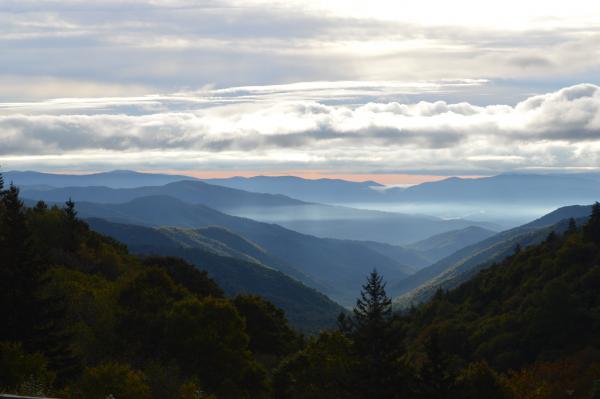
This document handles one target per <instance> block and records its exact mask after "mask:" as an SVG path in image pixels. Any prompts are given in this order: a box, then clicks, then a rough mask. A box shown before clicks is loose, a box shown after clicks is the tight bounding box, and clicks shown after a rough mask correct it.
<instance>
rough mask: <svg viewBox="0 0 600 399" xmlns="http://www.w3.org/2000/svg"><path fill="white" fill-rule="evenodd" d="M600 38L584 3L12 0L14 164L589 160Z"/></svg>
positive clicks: (355, 169)
mask: <svg viewBox="0 0 600 399" xmlns="http://www.w3.org/2000/svg"><path fill="white" fill-rule="evenodd" d="M95 3H101V4H95ZM598 43H600V2H594V1H588V0H585V1H584V0H572V1H569V2H565V1H564V0H563V1H525V0H520V1H502V2H498V1H497V2H482V1H466V0H457V1H452V2H448V1H432V0H421V1H419V2H405V1H380V0H369V1H349V0H344V1H341V0H325V1H308V0H303V1H296V0H287V1H254V0H245V1H224V0H207V1H191V0H163V1H160V0H119V1H117V0H105V1H102V2H90V1H83V0H63V1H59V0H45V1H41V0H36V1H34V0H1V1H0V163H1V165H2V168H3V169H5V170H6V169H21V170H22V169H34V170H42V171H79V172H81V171H99V170H110V169H123V168H128V169H136V170H161V171H173V172H184V173H190V174H197V175H203V176H204V175H206V176H212V175H214V176H219V177H222V176H227V175H246V176H248V175H253V174H270V175H273V174H295V175H301V176H305V177H311V178H312V177H328V176H331V177H344V178H349V179H353V180H368V179H374V180H378V181H381V182H385V183H389V184H407V183H408V184H412V183H414V182H415V181H417V182H418V181H425V180H432V179H437V178H439V176H449V175H460V176H484V175H493V174H498V173H506V172H547V171H552V172H556V171H559V172H565V171H566V172H568V171H579V170H594V169H596V168H597V167H599V166H600V87H599V85H600V45H599V44H598Z"/></svg>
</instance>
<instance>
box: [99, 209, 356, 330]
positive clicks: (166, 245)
mask: <svg viewBox="0 0 600 399" xmlns="http://www.w3.org/2000/svg"><path fill="white" fill-rule="evenodd" d="M87 222H88V223H89V225H90V227H91V228H92V229H93V230H95V231H97V232H99V233H101V234H103V235H107V236H110V237H112V238H114V239H115V240H118V241H120V242H122V243H124V244H126V245H127V247H128V249H129V251H131V252H132V253H135V254H140V255H163V256H176V257H180V258H182V259H185V260H187V261H188V262H190V263H192V264H194V265H196V266H197V267H198V268H199V269H201V270H204V271H206V272H208V274H209V275H210V276H211V278H213V279H214V280H215V281H217V283H218V284H219V286H220V287H222V288H223V290H224V291H225V294H227V295H228V296H235V295H238V294H253V295H260V296H262V297H263V298H265V299H267V300H269V301H270V302H272V303H273V304H275V305H277V306H278V307H280V308H281V309H283V310H284V311H285V314H286V316H287V318H288V320H289V321H290V323H291V324H292V325H294V326H295V327H296V328H298V329H299V330H301V331H304V332H316V331H319V330H321V329H323V328H330V327H332V326H333V325H334V321H335V319H336V317H337V316H338V315H339V314H340V313H341V312H344V309H343V308H342V307H341V306H339V305H338V304H336V303H335V302H333V301H331V300H330V299H329V298H327V297H326V296H325V295H323V294H321V293H320V292H318V291H317V290H315V289H313V288H309V287H307V286H306V285H304V284H302V283H301V282H300V281H298V280H297V279H295V278H292V277H290V275H296V276H297V275H298V272H297V271H292V272H291V268H290V267H284V266H283V265H282V263H283V262H282V261H279V260H277V259H275V258H273V257H271V256H270V255H269V254H268V253H266V252H265V251H264V250H262V249H261V248H260V247H258V246H256V245H255V244H253V243H251V242H249V241H247V240H245V239H244V238H242V237H240V236H238V235H236V234H234V233H232V232H230V231H228V230H225V229H223V228H218V227H207V228H203V229H181V228H165V227H163V228H152V227H144V226H135V225H125V224H119V223H111V222H108V221H106V220H102V219H97V218H90V219H88V220H87ZM274 265H276V267H274ZM278 268H279V269H283V270H285V273H282V272H281V271H279V270H278Z"/></svg>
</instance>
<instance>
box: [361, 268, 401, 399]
mask: <svg viewBox="0 0 600 399" xmlns="http://www.w3.org/2000/svg"><path fill="white" fill-rule="evenodd" d="M353 314H354V317H353V320H352V334H351V337H352V338H353V341H354V348H355V352H356V355H357V356H358V358H359V359H361V360H362V361H361V362H360V363H359V367H358V370H357V378H356V382H357V383H358V385H359V386H358V390H359V391H361V392H362V393H363V395H364V396H365V397H369V398H393V397H396V396H395V395H396V392H394V391H395V389H394V388H393V387H394V383H395V381H394V380H395V379H396V377H397V375H398V370H397V367H396V358H397V357H398V356H397V353H398V348H399V346H400V345H398V342H399V341H398V340H396V339H394V336H393V330H392V328H391V326H392V301H391V299H390V298H389V297H388V296H387V294H386V292H385V283H384V282H383V278H382V277H381V276H380V275H379V274H378V273H377V271H376V270H373V271H372V272H371V274H370V275H369V277H368V279H367V283H366V284H365V285H363V287H362V291H361V293H360V298H359V299H358V300H357V301H356V307H355V308H354V311H353Z"/></svg>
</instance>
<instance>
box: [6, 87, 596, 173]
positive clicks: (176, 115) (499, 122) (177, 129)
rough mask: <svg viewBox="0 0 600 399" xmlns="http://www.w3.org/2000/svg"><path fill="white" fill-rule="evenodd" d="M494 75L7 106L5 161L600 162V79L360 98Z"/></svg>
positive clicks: (493, 168) (265, 165)
mask: <svg viewBox="0 0 600 399" xmlns="http://www.w3.org/2000/svg"><path fill="white" fill-rule="evenodd" d="M484 83H485V82H479V81H453V82H438V83H431V82H430V83H426V84H420V85H416V84H412V85H410V84H401V83H394V82H381V83H379V84H374V83H363V82H338V83H332V82H330V83H318V82H317V83H306V84H302V85H289V86H266V87H258V86H257V87H241V88H232V89H205V90H203V91H200V92H188V93H177V94H173V95H164V96H158V95H154V96H142V97H131V98H127V97H120V98H88V99H86V98H80V99H59V100H51V101H44V102H29V103H3V104H0V141H1V142H2V146H0V160H1V161H2V163H3V164H5V167H9V168H13V167H14V168H26V167H32V168H33V167H38V168H39V167H44V168H53V167H54V168H73V167H76V168H79V169H85V168H90V169H94V168H107V167H120V166H123V167H135V168H168V169H177V168H180V169H235V170H242V169H253V170H256V169H280V170H285V169H286V168H288V169H299V168H303V169H321V170H322V169H326V170H336V171H345V172H370V171H383V172H386V171H388V172H390V171H411V170H421V171H430V172H437V173H447V172H448V171H462V172H463V173H464V172H467V173H474V174H485V173H497V172H503V171H510V170H524V169H536V168H550V169H551V168H592V167H597V166H598V165H600V87H598V86H596V85H592V84H579V85H575V86H571V87H566V88H563V89H561V90H558V91H555V92H550V93H547V94H542V95H535V96H531V97H528V98H527V99H525V100H523V101H521V102H519V103H518V104H516V105H514V106H512V105H489V106H479V105H473V104H470V103H467V102H461V103H448V102H445V101H433V102H430V101H419V102H413V103H400V102H394V101H387V102H383V101H368V102H362V103H361V102H360V101H361V100H364V99H365V98H367V99H372V98H377V97H378V96H383V97H385V96H386V95H387V94H390V93H392V94H393V95H395V96H397V95H399V93H409V94H410V93H411V91H422V90H423V89H424V88H425V89H429V90H432V91H435V90H448V89H449V88H452V87H456V86H461V87H462V86H465V85H466V86H470V85H476V86H477V85H481V84H484ZM336 93H337V94H336ZM357 101H358V102H359V103H356V102H357Z"/></svg>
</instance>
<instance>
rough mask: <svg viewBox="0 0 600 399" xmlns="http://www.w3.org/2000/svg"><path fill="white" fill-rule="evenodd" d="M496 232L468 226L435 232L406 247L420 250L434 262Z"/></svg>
mask: <svg viewBox="0 0 600 399" xmlns="http://www.w3.org/2000/svg"><path fill="white" fill-rule="evenodd" d="M494 234H496V232H494V231H491V230H487V229H484V228H483V227H478V226H469V227H465V228H464V229H460V230H453V231H448V232H445V233H440V234H436V235H434V236H431V237H429V238H426V239H425V240H421V241H418V242H415V243H413V244H411V245H409V246H408V248H411V249H414V250H416V251H419V252H421V253H422V254H423V255H424V256H426V257H427V258H428V259H429V260H430V262H431V263H434V262H436V261H438V260H440V259H442V258H444V257H446V256H448V255H450V254H452V253H454V252H456V251H458V250H460V249H462V248H464V247H467V246H469V245H472V244H475V243H477V242H479V241H483V240H485V239H486V238H488V237H491V236H493V235H494Z"/></svg>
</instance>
